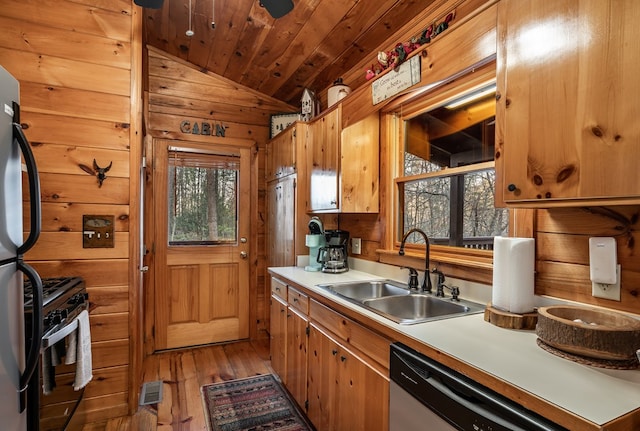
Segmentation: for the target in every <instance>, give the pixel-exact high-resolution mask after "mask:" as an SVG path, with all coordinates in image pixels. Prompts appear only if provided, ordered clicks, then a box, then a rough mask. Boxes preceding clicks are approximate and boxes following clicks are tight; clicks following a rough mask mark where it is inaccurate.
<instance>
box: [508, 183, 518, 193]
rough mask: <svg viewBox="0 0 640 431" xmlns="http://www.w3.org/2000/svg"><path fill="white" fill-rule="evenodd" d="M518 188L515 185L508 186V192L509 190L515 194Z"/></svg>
mask: <svg viewBox="0 0 640 431" xmlns="http://www.w3.org/2000/svg"><path fill="white" fill-rule="evenodd" d="M517 189H518V188H517V187H516V185H515V184H509V185H508V186H507V190H509V191H510V192H515V191H516V190H517Z"/></svg>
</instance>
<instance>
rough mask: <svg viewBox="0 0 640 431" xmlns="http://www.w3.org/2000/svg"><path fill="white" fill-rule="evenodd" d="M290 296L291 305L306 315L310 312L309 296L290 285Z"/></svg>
mask: <svg viewBox="0 0 640 431" xmlns="http://www.w3.org/2000/svg"><path fill="white" fill-rule="evenodd" d="M288 298H289V299H288V301H289V306H291V307H293V308H295V309H296V310H298V311H300V312H301V313H304V314H305V315H306V314H309V297H308V296H307V295H305V294H304V293H302V292H300V291H299V290H298V289H295V288H293V287H291V286H289V293H288Z"/></svg>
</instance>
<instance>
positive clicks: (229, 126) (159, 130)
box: [145, 48, 297, 338]
mask: <svg viewBox="0 0 640 431" xmlns="http://www.w3.org/2000/svg"><path fill="white" fill-rule="evenodd" d="M146 63H147V67H146V69H147V72H146V74H145V75H146V77H147V79H148V82H147V83H146V85H147V91H146V92H145V106H146V108H145V127H146V132H147V134H148V137H154V138H162V139H177V140H196V141H198V142H204V143H209V142H212V141H213V140H214V139H215V140H216V141H217V142H218V143H223V142H224V140H225V139H229V138H239V139H246V140H252V141H254V142H255V143H256V144H257V147H258V155H257V157H258V172H255V173H254V174H253V176H254V178H255V179H256V181H257V190H256V191H255V192H256V193H257V211H255V212H253V213H252V230H253V232H254V233H257V235H255V237H254V238H252V244H251V245H252V250H253V252H252V254H251V256H252V265H251V267H252V274H251V285H250V295H251V297H250V303H251V311H250V313H251V316H250V322H252V325H251V328H250V333H251V337H252V338H255V337H259V336H264V335H265V333H264V332H263V330H265V329H267V327H266V325H267V323H268V313H269V299H268V298H269V292H266V289H267V284H266V282H265V280H266V250H267V247H266V244H265V225H266V207H265V204H266V199H265V198H266V183H265V172H264V168H265V157H264V156H265V152H264V150H265V144H266V142H267V140H268V139H269V119H270V116H271V115H272V114H275V113H281V112H296V110H297V109H296V107H293V106H289V105H287V104H285V103H283V102H280V101H278V100H275V99H273V98H271V97H268V96H266V95H264V94H261V93H259V92H256V91H254V90H251V89H248V88H246V87H243V86H240V85H238V84H236V83H233V82H231V81H229V80H227V79H225V78H222V77H220V76H218V75H215V74H213V73H204V72H202V71H201V70H199V69H198V68H196V67H195V66H193V65H191V64H190V63H187V62H186V61H184V60H181V59H179V58H176V57H173V56H170V55H169V54H166V53H164V52H162V51H159V50H156V49H155V48H149V50H148V55H147V62H146ZM183 120H188V121H190V122H191V124H194V123H196V122H203V121H205V122H209V123H212V124H219V125H221V126H223V127H225V130H226V132H225V137H224V138H222V137H217V138H214V137H212V136H201V135H193V134H185V133H182V132H181V131H180V123H181V122H182V121H183ZM147 145H152V139H151V140H149V139H147ZM148 148H149V147H148ZM148 153H149V151H148ZM147 225H148V226H150V223H147ZM146 264H148V265H150V267H151V262H146ZM149 289H151V284H149ZM145 314H146V317H147V322H146V324H145V325H146V328H147V334H150V333H152V331H153V328H152V324H153V322H152V321H151V319H150V318H152V316H153V314H152V304H150V303H149V304H147V305H146V313H145ZM253 322H255V323H253Z"/></svg>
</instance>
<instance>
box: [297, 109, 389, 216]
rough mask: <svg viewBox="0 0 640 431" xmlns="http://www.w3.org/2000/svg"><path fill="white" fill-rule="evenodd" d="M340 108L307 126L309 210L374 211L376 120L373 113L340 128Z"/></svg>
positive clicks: (376, 193) (376, 191)
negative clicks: (308, 135) (309, 127)
mask: <svg viewBox="0 0 640 431" xmlns="http://www.w3.org/2000/svg"><path fill="white" fill-rule="evenodd" d="M341 118H342V107H341V106H340V105H339V106H338V107H337V108H336V109H334V110H332V111H330V112H328V113H327V114H325V115H324V116H323V117H321V118H320V119H318V120H316V121H315V122H314V123H313V124H312V125H311V132H310V139H309V144H308V162H307V163H308V164H307V166H308V169H309V174H310V177H309V203H310V204H309V205H310V206H309V210H310V211H311V212H343V213H377V212H378V208H379V157H380V120H379V114H378V113H377V112H375V113H373V114H371V115H369V116H368V117H366V118H364V119H362V120H360V121H358V122H357V123H355V124H353V125H351V126H349V127H347V128H345V129H343V128H342V127H341Z"/></svg>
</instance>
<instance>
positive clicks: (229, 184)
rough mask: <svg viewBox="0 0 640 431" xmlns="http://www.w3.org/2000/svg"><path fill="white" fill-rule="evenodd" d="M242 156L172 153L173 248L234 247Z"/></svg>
mask: <svg viewBox="0 0 640 431" xmlns="http://www.w3.org/2000/svg"><path fill="white" fill-rule="evenodd" d="M239 161H240V158H239V156H236V155H233V154H230V155H227V154H222V155H219V154H201V153H199V154H194V153H191V152H189V151H181V150H180V149H178V148H173V149H170V150H169V164H168V165H169V166H168V170H169V171H168V204H169V205H168V213H169V214H168V217H169V220H168V221H169V223H168V228H169V232H168V241H169V245H170V246H179V245H217V244H234V243H236V242H237V236H238V235H237V232H238V222H237V216H238V193H237V187H238V170H239V167H240V165H239Z"/></svg>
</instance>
